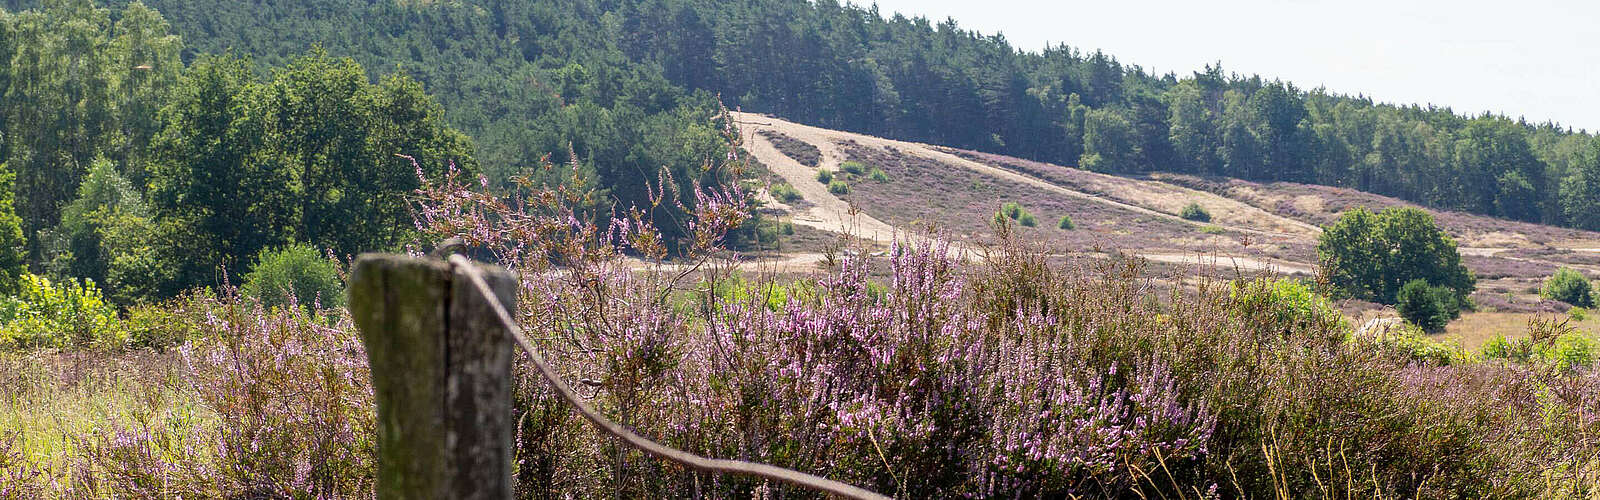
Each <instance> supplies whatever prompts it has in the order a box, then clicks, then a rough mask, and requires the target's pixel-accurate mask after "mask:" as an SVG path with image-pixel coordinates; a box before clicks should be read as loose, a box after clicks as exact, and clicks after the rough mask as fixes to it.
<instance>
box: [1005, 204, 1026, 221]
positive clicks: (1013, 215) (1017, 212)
mask: <svg viewBox="0 0 1600 500" xmlns="http://www.w3.org/2000/svg"><path fill="white" fill-rule="evenodd" d="M1024 211H1025V210H1023V208H1022V205H1019V204H1017V202H1014V201H1008V202H1006V203H1005V204H1004V205H1000V213H1001V214H1004V215H1005V216H1006V218H1008V219H1011V220H1017V219H1020V218H1022V213H1023V212H1024Z"/></svg>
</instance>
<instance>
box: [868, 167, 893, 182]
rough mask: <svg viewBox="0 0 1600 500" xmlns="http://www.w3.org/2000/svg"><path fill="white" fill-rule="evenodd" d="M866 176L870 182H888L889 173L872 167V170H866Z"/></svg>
mask: <svg viewBox="0 0 1600 500" xmlns="http://www.w3.org/2000/svg"><path fill="white" fill-rule="evenodd" d="M867 178H868V179H871V180H872V182H889V174H888V173H886V172H884V171H883V169H881V168H878V167H872V170H871V171H868V172H867Z"/></svg>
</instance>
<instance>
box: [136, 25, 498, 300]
mask: <svg viewBox="0 0 1600 500" xmlns="http://www.w3.org/2000/svg"><path fill="white" fill-rule="evenodd" d="M251 66H252V65H251V63H250V61H249V60H248V59H241V58H237V57H233V56H229V55H224V56H217V57H205V58H202V59H201V60H200V61H197V62H196V63H195V64H194V66H193V67H192V68H191V69H190V70H189V71H188V72H186V73H185V75H184V78H183V81H182V82H181V83H180V84H179V86H178V88H177V89H176V91H175V93H174V98H173V102H172V104H171V105H170V106H169V107H168V108H167V109H166V110H165V111H164V117H163V121H164V122H165V123H166V128H165V129H164V130H163V131H162V133H161V134H160V135H159V136H158V137H157V138H156V141H155V142H156V153H155V160H156V161H155V163H154V165H155V168H154V169H153V179H152V186H153V187H152V196H151V198H152V200H153V201H154V203H155V205H156V207H157V208H158V213H159V215H160V216H161V217H162V218H164V219H169V220H173V221H180V222H181V224H182V225H187V226H190V227H192V228H193V229H194V230H195V231H196V232H197V233H198V234H199V235H200V238H199V239H200V240H201V241H203V242H204V243H201V244H200V246H203V247H206V248H201V249H198V250H197V251H196V252H192V253H191V254H189V255H188V256H187V257H186V259H185V260H186V263H185V264H184V265H183V266H181V267H182V268H183V269H184V270H185V271H184V273H183V274H184V275H185V276H186V278H184V279H186V280H188V281H190V282H192V283H199V282H200V280H202V279H204V278H206V277H209V276H212V275H213V274H212V270H213V269H215V266H217V265H218V264H221V265H223V266H224V267H226V268H228V269H240V268H242V267H244V266H243V265H242V264H243V262H241V259H244V258H248V257H249V256H253V255H256V254H258V253H260V252H261V251H262V250H263V249H266V248H270V247H275V246H279V245H284V244H287V243H289V242H290V241H308V242H310V243H311V244H314V245H317V246H321V247H326V248H330V249H332V250H333V251H334V252H336V253H338V254H354V253H356V252H361V251H366V250H381V249H393V248H395V247H396V246H397V245H398V244H400V243H402V242H404V241H406V240H407V238H408V236H407V235H408V234H409V230H408V228H409V227H410V220H411V215H410V213H409V212H408V211H407V209H406V201H405V199H404V196H405V195H406V194H408V193H410V192H411V191H413V190H415V189H416V188H417V187H418V185H419V180H418V178H417V169H416V168H414V167H413V165H412V163H411V160H410V159H415V161H416V162H417V165H418V166H419V167H420V168H421V169H422V170H423V172H424V173H425V174H426V175H430V176H434V177H438V176H439V175H442V173H443V172H444V170H445V168H446V166H447V165H449V164H452V163H453V164H455V165H457V166H459V167H460V168H462V169H464V170H465V171H467V172H468V173H473V172H476V170H477V164H476V162H475V161H474V160H473V158H472V155H471V149H472V148H471V144H470V142H469V141H468V139H467V138H466V137H465V136H464V135H462V134H461V133H459V132H456V131H455V130H453V129H451V128H449V127H448V126H446V125H445V124H444V121H443V110H442V109H441V108H440V107H439V105H438V104H437V103H435V102H433V100H432V99H431V98H429V97H428V96H427V95H426V94H425V93H423V91H422V87H421V85H420V84H418V83H417V82H416V81H414V80H411V79H409V78H406V77H403V76H389V77H385V78H384V79H382V80H381V81H380V82H379V83H377V84H372V83H370V82H369V81H368V80H367V77H366V72H365V71H364V70H363V69H362V68H361V67H360V66H359V65H357V64H355V62H354V61H351V60H349V59H336V58H332V57H330V56H328V55H327V53H326V52H325V51H322V50H313V51H311V52H309V53H308V54H306V55H305V56H303V57H300V58H298V59H296V60H295V61H293V62H292V63H291V64H290V65H289V66H288V67H286V68H282V69H279V70H278V71H276V72H275V73H274V75H273V77H272V79H271V80H270V81H265V82H262V81H258V80H257V79H256V77H255V75H254V73H253V72H252V70H251ZM408 158H409V159H408ZM159 227H168V225H167V224H166V223H162V224H160V225H159Z"/></svg>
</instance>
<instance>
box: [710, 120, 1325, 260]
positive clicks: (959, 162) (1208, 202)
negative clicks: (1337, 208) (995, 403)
mask: <svg viewBox="0 0 1600 500" xmlns="http://www.w3.org/2000/svg"><path fill="white" fill-rule="evenodd" d="M734 119H735V120H737V121H738V124H739V127H740V130H741V133H742V134H743V135H744V136H745V148H746V149H747V150H748V151H749V152H750V153H751V154H752V155H754V156H755V157H756V159H757V160H760V161H761V162H762V163H764V164H766V165H767V167H768V168H769V169H770V170H772V172H773V173H775V174H777V175H778V176H780V177H782V178H783V179H784V181H786V182H788V183H789V184H790V185H792V186H794V188H795V189H796V190H797V191H799V192H800V195H801V196H802V197H804V198H805V200H806V201H807V202H809V203H810V205H811V206H810V207H809V208H807V209H805V210H804V211H800V212H796V213H793V214H792V217H793V221H794V223H795V224H800V225H806V226H810V227H814V228H817V229H822V230H826V231H834V232H841V233H847V234H852V235H855V236H857V237H861V238H865V239H869V240H873V241H878V242H890V241H894V240H897V239H898V240H907V239H916V238H917V237H916V236H915V232H913V231H909V230H907V228H899V227H895V226H894V225H892V224H889V223H887V222H884V221H882V220H879V219H877V218H874V217H872V216H870V215H867V214H865V213H861V212H860V211H857V210H852V209H851V206H850V204H849V203H848V202H846V201H845V200H843V199H840V198H839V197H838V196H835V195H834V194H833V193H830V192H828V189H827V186H825V185H823V184H822V183H819V182H817V181H816V175H817V171H818V170H834V171H837V170H839V166H840V164H841V163H843V162H844V161H845V160H846V159H847V155H846V154H845V153H844V151H842V150H841V149H840V147H839V143H840V142H845V141H854V142H855V143H857V144H860V145H863V146H869V147H879V148H885V147H888V148H894V149H896V150H898V151H901V152H904V153H907V154H912V155H916V156H920V157H923V158H927V159H930V160H934V161H937V162H939V163H941V164H946V165H952V166H957V167H963V168H967V169H970V170H973V171H975V172H979V173H981V174H984V175H986V176H991V177H996V178H1002V179H1008V180H1012V181H1015V182H1020V183H1025V184H1028V185H1032V186H1036V187H1039V188H1042V189H1045V190H1048V191H1050V192H1053V193H1056V194H1060V195H1065V196H1069V197H1074V198H1079V199H1084V200H1089V201H1092V202H1095V203H1101V204H1105V205H1107V206H1112V207H1116V208H1119V209H1122V210H1126V211H1129V212H1132V213H1135V214H1139V215H1144V216H1150V217H1156V218H1160V219H1165V220H1171V221H1175V222H1179V223H1182V224H1186V225H1193V226H1208V225H1209V226H1218V227H1221V228H1224V229H1227V230H1229V231H1236V232H1240V233H1246V234H1254V235H1258V236H1264V237H1271V238H1274V239H1284V238H1304V237H1308V236H1311V237H1314V236H1315V235H1316V234H1317V233H1319V232H1320V229H1318V228H1317V227H1316V226H1313V225H1310V224H1305V223H1303V222H1300V221H1295V220H1293V219H1289V218H1286V217H1282V216H1278V215H1275V214H1271V213H1268V212H1266V211H1264V210H1261V209H1259V208H1256V207H1253V206H1250V205H1247V204H1244V203H1241V202H1238V201H1235V200H1232V199H1229V198H1226V197H1222V196H1218V195H1214V194H1211V193H1206V192H1202V191H1198V190H1192V189H1187V188H1182V187H1178V186H1173V185H1171V184H1167V183H1162V182H1157V181H1143V180H1137V179H1129V178H1124V177H1116V176H1109V175H1103V174H1094V173H1090V172H1083V174H1084V175H1087V176H1091V177H1092V178H1093V179H1094V182H1095V183H1096V186H1097V188H1104V189H1107V190H1110V189H1115V190H1118V191H1119V194H1124V195H1127V196H1128V198H1127V199H1142V200H1148V201H1150V204H1151V205H1153V206H1155V207H1156V208H1160V209H1165V210H1169V211H1163V210H1158V209H1155V208H1151V207H1147V206H1142V205H1141V204H1131V203H1125V202H1123V201H1119V200H1117V199H1112V198H1110V197H1107V196H1102V195H1098V194H1091V193H1086V192H1083V191H1079V190H1075V189H1071V188H1068V187H1064V186H1061V185H1058V184H1055V183H1051V182H1048V181H1046V180H1043V179H1039V178H1036V177H1032V176H1028V175H1024V174H1021V173H1017V172H1014V171H1011V170H1007V169H1004V168H999V167H995V166H992V165H988V164H984V163H980V162H976V161H973V160H969V159H966V158H963V157H961V156H957V155H954V154H950V153H946V152H943V151H940V150H938V149H936V148H934V147H931V146H928V145H926V144H920V143H912V142H905V141H896V140H891V139H883V138H878V137H872V136H867V135H861V134H854V133H849V132H840V131H835V130H828V129H822V128H817V127H812V126H808V125H802V124H798V123H794V122H789V121H786V120H782V119H778V118H775V117H771V116H766V115H760V114H755V113H734ZM765 130H771V131H776V132H779V133H782V134H784V135H787V136H789V137H792V138H794V139H797V140H800V141H804V142H806V143H809V144H811V145H813V146H815V147H817V148H818V150H820V151H821V154H822V160H821V162H820V164H819V165H818V166H817V167H808V166H805V165H803V164H801V163H800V162H798V161H796V160H795V159H794V158H790V157H789V156H788V155H785V154H784V153H783V152H782V151H779V150H778V149H777V147H775V146H774V145H773V144H772V142H771V141H769V140H768V139H767V138H765V137H763V136H761V134H760V132H762V131H765ZM1174 200H1178V201H1180V203H1179V204H1178V206H1177V207H1169V206H1167V205H1171V204H1172V203H1174ZM1191 200H1192V201H1195V202H1198V203H1200V204H1201V205H1203V206H1206V207H1207V208H1208V209H1209V210H1211V211H1212V212H1213V214H1219V213H1220V214H1226V215H1225V216H1224V217H1219V218H1217V220H1215V221H1214V222H1213V223H1209V224H1203V223H1197V222H1193V221H1189V220H1185V219H1183V218H1181V217H1178V216H1177V215H1174V214H1173V212H1176V211H1177V210H1178V209H1179V208H1181V206H1182V205H1183V204H1187V203H1188V202H1189V201H1191ZM953 250H955V251H957V252H959V253H963V254H966V255H972V254H973V253H974V252H970V251H963V250H967V249H964V248H954V249H953ZM1136 253H1137V252H1136ZM1138 254H1139V255H1141V256H1145V257H1147V258H1150V259H1151V260H1156V261H1160V262H1168V263H1186V264H1196V265H1204V266H1220V267H1230V268H1239V269H1244V270H1250V271H1276V272H1281V273H1285V274H1293V273H1305V274H1314V273H1315V268H1314V266H1310V265H1306V264H1297V263H1291V262H1287V261H1281V260H1273V259H1261V258H1255V257H1247V256H1234V255H1226V254H1220V255H1219V254H1209V255H1207V254H1200V253H1184V252H1159V253H1138Z"/></svg>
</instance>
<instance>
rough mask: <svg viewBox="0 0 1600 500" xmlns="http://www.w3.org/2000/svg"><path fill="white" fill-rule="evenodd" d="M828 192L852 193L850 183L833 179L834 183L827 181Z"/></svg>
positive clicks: (841, 194)
mask: <svg viewBox="0 0 1600 500" xmlns="http://www.w3.org/2000/svg"><path fill="white" fill-rule="evenodd" d="M827 192H832V194H840V196H843V194H850V184H848V183H845V181H832V183H827Z"/></svg>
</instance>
